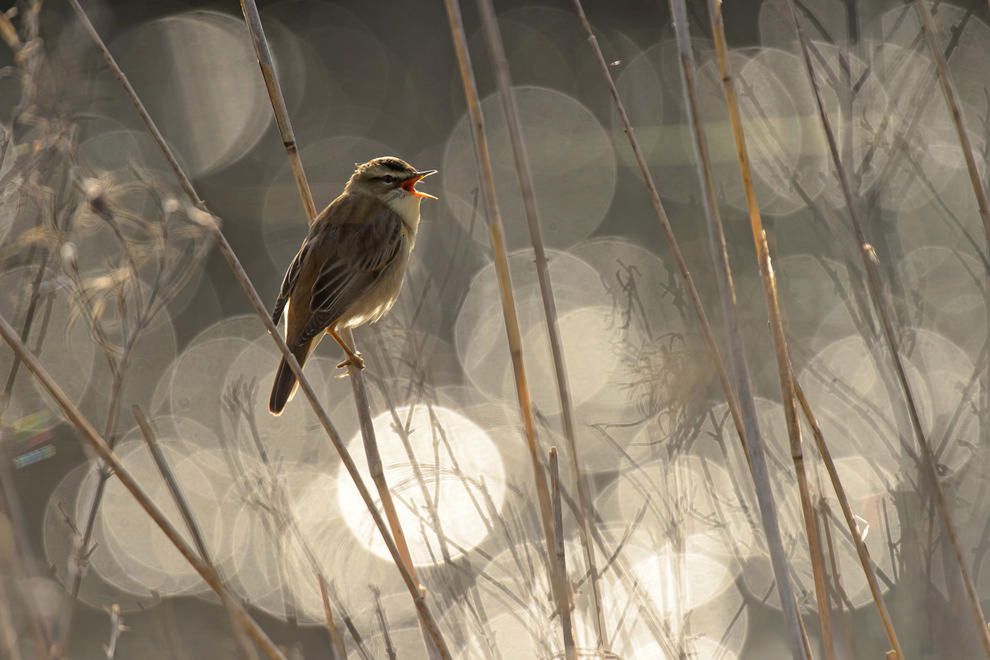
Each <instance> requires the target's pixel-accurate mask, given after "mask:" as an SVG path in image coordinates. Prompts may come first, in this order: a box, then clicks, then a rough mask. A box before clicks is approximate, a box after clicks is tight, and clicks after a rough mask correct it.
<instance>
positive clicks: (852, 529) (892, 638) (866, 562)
mask: <svg viewBox="0 0 990 660" xmlns="http://www.w3.org/2000/svg"><path fill="white" fill-rule="evenodd" d="M794 394H795V395H796V396H797V400H798V403H799V404H800V405H801V411H802V412H803V413H804V418H805V420H806V421H807V422H808V426H809V427H810V428H811V435H812V437H814V439H815V444H816V445H817V447H818V453H819V454H820V455H821V457H822V462H824V463H825V471H826V472H828V478H829V480H830V481H831V482H832V489H833V490H834V491H835V497H836V499H837V500H838V501H839V508H840V509H841V510H842V517H843V518H844V519H845V522H846V526H847V527H848V528H849V535H850V537H851V538H852V541H853V545H854V546H855V547H856V555H857V557H859V563H860V565H861V566H862V567H863V574H864V575H865V576H866V583H867V584H868V585H869V587H870V594H871V595H872V596H873V603H874V605H876V608H877V614H879V615H880V621H881V623H883V629H884V632H885V633H886V634H887V640H888V641H889V642H890V646H891V647H892V649H893V652H894V653H896V654H898V655H897V657H903V655H904V651H903V650H902V649H901V643H900V641H899V640H898V639H897V633H896V632H895V631H894V622H893V621H892V620H891V618H890V612H888V611H887V605H886V603H885V602H884V598H883V593H882V592H881V591H880V583H879V582H877V574H876V571H875V570H874V568H873V560H872V559H871V558H870V551H869V549H868V548H867V547H866V543H865V542H863V539H862V537H861V536H860V532H859V525H857V524H856V518H855V517H854V516H853V511H852V507H851V506H850V505H849V498H848V497H846V490H845V488H843V486H842V482H841V481H840V480H839V472H838V470H837V469H836V468H835V461H833V460H832V452H830V451H829V449H828V445H826V444H825V436H824V434H822V429H821V427H820V426H819V425H818V419H817V418H816V417H815V415H814V413H813V412H812V410H811V405H810V404H809V403H808V399H807V398H806V397H805V396H804V390H803V389H802V387H801V384H800V383H799V382H798V381H797V379H794ZM825 524H828V523H827V521H826V523H825Z"/></svg>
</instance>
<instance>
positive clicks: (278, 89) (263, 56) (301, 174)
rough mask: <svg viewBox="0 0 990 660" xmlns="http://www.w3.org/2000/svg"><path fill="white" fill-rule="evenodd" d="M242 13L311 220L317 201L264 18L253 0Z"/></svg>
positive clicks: (243, 6)
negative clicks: (262, 22)
mask: <svg viewBox="0 0 990 660" xmlns="http://www.w3.org/2000/svg"><path fill="white" fill-rule="evenodd" d="M241 12H242V13H243V14H244V22H245V23H246V24H247V29H248V34H250V35H251V44H252V45H253V46H254V53H255V55H257V57H258V66H260V67H261V75H262V77H264V79H265V87H266V88H267V89H268V98H269V99H271V103H272V111H273V112H274V113H275V123H276V125H277V126H278V132H279V135H280V136H281V137H282V146H284V147H285V151H286V152H287V153H288V155H289V166H290V167H291V168H292V178H293V179H295V181H296V188H298V189H299V197H300V199H301V200H302V204H303V209H304V210H305V211H306V217H307V218H309V221H310V222H312V221H313V220H314V219H315V218H316V204H315V203H314V201H313V193H312V191H311V190H310V187H309V181H308V180H307V179H306V171H305V170H304V169H303V165H302V159H301V158H300V157H299V149H298V147H297V146H296V134H295V133H294V132H293V130H292V122H291V121H289V110H288V108H286V106H285V97H284V96H282V86H281V85H280V84H279V82H278V75H276V73H275V63H274V61H273V60H272V51H271V49H270V48H269V47H268V39H267V38H266V37H265V29H264V27H263V26H262V24H261V17H260V16H259V15H258V6H257V5H256V4H255V2H254V0H241Z"/></svg>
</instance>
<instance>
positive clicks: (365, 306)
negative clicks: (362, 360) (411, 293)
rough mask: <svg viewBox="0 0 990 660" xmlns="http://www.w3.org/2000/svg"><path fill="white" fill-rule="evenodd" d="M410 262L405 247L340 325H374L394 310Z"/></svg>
mask: <svg viewBox="0 0 990 660" xmlns="http://www.w3.org/2000/svg"><path fill="white" fill-rule="evenodd" d="M408 262H409V249H408V247H406V246H403V248H402V249H401V250H400V252H399V255H398V256H397V257H396V259H395V261H394V262H392V264H391V265H389V267H388V268H387V269H386V270H385V271H384V272H383V273H382V274H381V276H380V277H379V278H378V279H377V280H375V282H374V284H372V285H371V286H369V287H368V288H367V290H365V291H364V293H362V294H361V296H360V297H358V299H357V300H355V301H354V302H353V303H352V304H351V305H350V306H349V307H348V308H347V311H346V312H345V313H344V314H343V316H341V318H340V321H339V323H338V325H340V326H343V327H347V328H356V327H358V326H360V325H364V324H365V323H374V322H376V321H377V320H378V319H380V318H381V317H382V316H384V315H385V314H386V313H387V312H388V311H389V310H390V309H392V305H394V304H395V301H396V299H398V297H399V292H400V291H401V290H402V280H403V279H404V277H405V274H406V265H407V263H408Z"/></svg>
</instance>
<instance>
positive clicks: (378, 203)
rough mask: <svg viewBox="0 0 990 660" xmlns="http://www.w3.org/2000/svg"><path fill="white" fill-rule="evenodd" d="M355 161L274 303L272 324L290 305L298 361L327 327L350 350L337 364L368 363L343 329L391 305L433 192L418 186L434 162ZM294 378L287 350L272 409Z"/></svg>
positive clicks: (289, 337)
mask: <svg viewBox="0 0 990 660" xmlns="http://www.w3.org/2000/svg"><path fill="white" fill-rule="evenodd" d="M355 165H356V169H355V170H354V174H352V175H351V178H350V180H348V182H347V185H346V186H345V187H344V192H343V193H342V194H341V195H340V196H339V197H338V198H337V199H335V200H333V202H331V203H330V206H328V207H327V208H326V209H324V210H323V212H322V213H320V215H319V217H318V218H317V219H316V221H315V222H314V223H313V224H312V226H311V227H310V229H309V234H308V235H307V236H306V240H304V241H303V244H302V247H300V248H299V252H297V253H296V256H295V257H294V258H293V259H292V263H290V264H289V269H288V270H287V271H286V273H285V278H284V279H283V280H282V288H281V290H280V291H279V293H278V300H276V301H275V308H274V310H273V311H272V321H273V322H274V323H275V325H278V322H279V320H280V319H281V317H282V312H283V310H284V311H285V317H286V322H285V343H286V344H288V346H289V349H290V350H291V351H292V354H293V355H295V357H296V360H298V361H299V366H302V365H303V364H304V363H305V362H306V358H307V357H309V354H310V353H311V352H312V351H313V349H314V348H316V345H317V344H318V343H319V342H320V340H321V339H322V338H323V335H324V333H326V334H328V335H330V336H331V337H333V338H334V341H336V342H337V343H338V344H340V347H341V348H342V349H344V352H345V353H346V354H347V359H345V360H344V361H343V362H341V363H340V364H338V365H337V366H338V367H346V366H348V365H355V366H357V367H358V368H360V369H363V368H364V361H363V360H362V359H361V355H360V354H359V353H358V352H357V351H355V350H354V349H352V348H351V347H350V346H348V345H347V343H346V342H345V341H344V340H343V339H342V338H341V337H340V335H339V334H338V331H340V330H341V329H343V328H356V327H358V326H360V325H364V324H365V323H374V322H375V321H377V320H378V319H380V318H381V317H382V316H384V315H385V313H386V312H388V310H389V309H391V308H392V305H393V304H394V303H395V300H396V298H398V297H399V290H400V289H401V288H402V279H403V277H404V276H405V273H406V264H407V263H408V262H409V255H410V253H411V252H412V249H413V245H415V243H416V231H417V230H418V229H419V204H420V202H421V201H422V200H423V199H424V198H429V199H436V197H434V196H433V195H429V194H427V193H424V192H421V191H419V190H416V184H417V183H418V182H419V181H420V180H421V179H423V178H424V177H427V176H430V175H431V174H436V170H426V171H417V170H416V169H415V168H414V167H413V166H412V165H410V164H409V163H407V162H405V161H404V160H401V159H399V158H394V157H391V156H384V157H381V158H375V159H373V160H369V161H368V162H367V163H364V164H363V165H357V164H355ZM297 386H298V383H297V382H296V377H295V375H294V374H293V373H292V370H291V369H289V365H288V364H286V362H285V359H284V358H283V359H282V361H281V363H280V364H279V365H278V371H277V372H276V374H275V384H274V385H273V386H272V395H271V398H270V399H269V402H268V409H269V410H270V411H271V413H272V414H273V415H279V414H281V413H282V409H283V408H285V404H286V403H287V402H288V401H289V399H291V398H292V395H293V394H295V391H296V387H297Z"/></svg>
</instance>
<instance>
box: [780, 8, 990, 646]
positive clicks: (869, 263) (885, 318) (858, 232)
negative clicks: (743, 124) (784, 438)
mask: <svg viewBox="0 0 990 660" xmlns="http://www.w3.org/2000/svg"><path fill="white" fill-rule="evenodd" d="M787 7H788V10H789V11H790V15H791V22H792V24H793V25H794V31H795V33H796V35H797V38H798V42H799V44H800V46H801V55H802V59H803V60H804V68H805V73H806V74H807V77H808V82H809V84H810V85H811V91H812V93H813V94H814V97H815V104H816V106H817V108H818V117H819V120H820V122H821V125H822V129H823V130H824V132H825V138H826V140H827V142H828V147H829V152H830V155H831V158H832V165H833V167H834V168H835V175H836V178H837V179H838V180H839V186H840V188H841V190H842V196H843V199H844V200H845V203H846V208H847V209H848V211H849V220H850V224H851V226H852V231H853V235H854V237H855V240H856V242H857V244H858V245H859V247H860V249H861V252H860V256H861V258H862V261H863V268H864V269H865V271H866V285H867V289H868V290H869V292H870V299H871V300H872V302H873V307H874V309H875V310H876V313H877V316H878V317H879V318H880V325H881V328H882V330H883V336H884V339H885V341H886V344H887V349H888V350H889V351H890V354H891V360H892V361H893V364H894V371H895V373H896V375H897V380H898V383H899V385H900V387H901V391H902V393H903V395H904V400H905V403H906V405H907V409H908V415H909V417H910V419H911V426H912V429H913V431H914V434H915V436H916V438H917V441H918V446H919V448H920V450H921V462H922V467H923V470H924V472H925V474H926V475H927V477H928V480H929V482H930V484H929V485H930V486H931V489H932V500H933V502H934V504H935V510H936V511H937V512H938V515H939V517H940V518H941V520H942V525H943V527H944V528H945V534H946V537H947V538H948V541H949V545H950V547H951V548H952V552H953V554H954V555H955V559H956V562H957V563H958V564H959V573H960V577H961V578H962V582H963V585H964V587H965V591H966V597H967V600H968V601H969V605H970V608H971V610H972V614H973V618H974V619H975V623H976V625H977V628H978V630H979V638H980V643H981V644H982V646H983V651H984V653H986V655H987V657H988V658H990V630H988V629H987V620H986V617H985V616H984V614H983V607H982V605H981V604H980V597H979V595H978V594H977V592H976V585H975V584H974V583H973V579H972V576H971V575H970V571H969V567H968V566H967V564H966V560H965V557H964V556H963V552H962V546H961V545H960V544H959V539H958V537H957V535H956V530H955V525H954V524H953V521H952V517H951V515H950V514H949V508H948V505H947V503H946V501H945V493H944V491H943V490H942V484H941V482H940V481H939V479H938V472H937V471H936V468H935V457H934V456H933V455H932V450H931V446H930V445H929V444H928V439H927V438H926V436H925V432H924V430H923V429H922V427H921V417H920V416H919V414H918V409H917V406H916V405H915V401H914V395H913V394H912V392H911V386H910V385H909V383H908V380H907V374H906V373H905V371H904V365H903V362H902V361H901V356H900V352H899V347H898V342H897V336H896V335H895V333H894V328H893V325H892V323H891V321H890V315H889V314H888V312H887V308H886V305H885V304H884V301H883V283H882V281H881V280H880V273H879V268H878V264H879V261H878V260H877V257H876V252H874V250H873V247H872V246H871V245H870V244H869V243H867V241H866V237H865V235H864V233H863V227H862V224H861V223H860V221H859V214H858V212H857V210H856V204H855V200H854V199H853V195H852V189H851V187H850V184H849V178H848V176H847V174H846V171H845V168H844V167H843V166H842V160H841V159H840V158H839V151H838V147H837V145H836V140H835V133H834V131H833V130H832V123H831V120H830V119H829V117H828V114H827V113H826V112H825V105H824V103H823V101H822V96H821V91H820V90H819V88H818V80H817V78H816V77H815V71H814V68H813V67H812V64H811V55H810V53H809V50H808V42H807V39H806V38H805V35H804V31H803V30H802V28H801V24H800V23H799V22H798V19H797V12H796V9H795V8H794V3H793V0H787Z"/></svg>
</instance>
